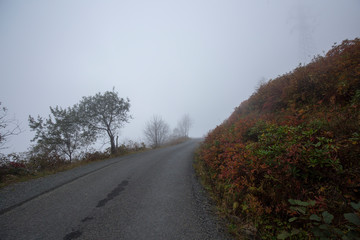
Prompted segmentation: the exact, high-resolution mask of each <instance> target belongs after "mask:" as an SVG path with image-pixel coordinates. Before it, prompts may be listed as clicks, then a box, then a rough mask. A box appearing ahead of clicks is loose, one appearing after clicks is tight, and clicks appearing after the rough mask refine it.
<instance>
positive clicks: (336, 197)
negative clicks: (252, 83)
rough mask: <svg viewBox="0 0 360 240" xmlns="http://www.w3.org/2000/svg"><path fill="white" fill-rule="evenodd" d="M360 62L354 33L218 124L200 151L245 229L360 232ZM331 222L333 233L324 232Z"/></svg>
mask: <svg viewBox="0 0 360 240" xmlns="http://www.w3.org/2000/svg"><path fill="white" fill-rule="evenodd" d="M359 66H360V39H355V40H352V41H347V40H346V41H344V42H343V43H342V44H341V45H339V46H334V48H333V49H332V50H331V51H329V53H327V54H326V56H325V57H316V58H314V60H313V62H311V63H310V64H308V65H306V66H299V67H298V68H297V69H295V70H294V71H293V72H291V73H288V74H285V75H284V76H281V77H279V78H277V79H274V80H271V81H269V82H268V83H266V84H263V85H262V86H261V87H260V88H259V89H258V90H257V92H255V93H254V94H253V95H252V96H251V97H250V98H249V99H248V100H247V101H244V102H243V103H242V104H241V105H240V106H239V107H238V108H236V109H235V111H234V113H233V114H232V115H231V116H230V117H229V118H228V119H227V120H226V121H225V122H224V123H223V124H222V125H220V126H217V127H216V128H215V129H214V130H213V131H211V132H210V133H209V134H208V136H207V137H206V139H205V141H204V143H203V144H202V145H201V147H200V150H199V154H198V161H200V163H201V164H202V167H201V169H202V175H203V176H206V179H207V180H206V181H207V183H208V184H209V187H210V188H211V189H212V192H213V193H214V195H215V196H216V198H217V200H218V202H219V205H220V206H221V208H222V209H223V211H224V212H225V214H226V215H227V216H228V217H229V219H231V221H232V222H233V223H235V224H237V226H238V234H239V233H240V232H242V230H244V228H245V227H244V226H246V228H247V229H251V231H252V232H253V234H252V235H253V236H258V237H261V238H264V239H274V237H276V236H279V235H280V237H282V238H283V239H285V238H289V237H291V238H292V239H296V238H299V239H303V238H313V237H315V238H316V237H324V239H325V238H326V239H336V238H339V237H342V238H343V239H351V238H350V237H351V236H352V235H351V234H355V233H357V231H358V229H356V227H357V226H354V221H355V220H354V219H357V217H356V216H359V212H358V209H353V208H352V207H351V206H352V205H351V204H355V203H358V202H359V200H360V190H359V189H360V162H359V156H360V104H359V101H358V99H359V96H360V68H359ZM204 170H205V171H206V174H204ZM289 199H297V200H294V201H295V202H294V201H290V202H289ZM310 200H311V202H310V203H311V204H310V203H309V201H310ZM296 204H298V205H296ZM299 204H300V205H299ZM301 204H302V205H301ZM304 205H306V206H304ZM304 207H305V209H304ZM330 213H331V214H330ZM314 214H315V215H316V216H318V218H317V217H315V215H314ZM324 214H325V216H324ZM344 214H347V215H344ZM349 214H350V215H349ZM330 215H331V216H332V218H333V219H332V220H331V221H330V220H329V218H330V217H329V216H330ZM311 216H312V217H311ZM320 216H321V217H320ZM345 216H347V217H345ZM349 216H351V221H352V222H351V221H350V225H351V226H350V225H349V224H348V223H347V221H348V222H349V219H348V218H349ZM310 217H311V219H310ZM315 218H316V220H319V218H320V220H319V221H316V220H315ZM290 219H291V220H290ZM325 219H326V221H325ZM295 220H296V221H295ZM322 221H325V222H322ZM324 224H327V225H326V226H325V225H324ZM346 224H348V225H346ZM249 226H250V227H249ZM320 226H321V228H323V229H321V228H320ZM347 226H350V228H349V227H347ZM326 227H328V228H329V229H331V230H329V231H331V232H332V233H331V234H330V235H326V234H323V235H322V233H320V232H321V231H325V230H326V229H325V228H326ZM317 228H319V229H320V230H321V231H320V230H319V231H317V230H316V229H317ZM352 228H354V229H355V230H354V229H352ZM314 229H315V231H314ZM337 229H338V230H339V231H338V232H336V231H337ZM354 231H355V233H354ZM340 232H341V233H342V234H341V233H340ZM350 232H351V234H350V235H348V233H350ZM281 233H284V234H283V235H281ZM344 236H345V237H344ZM346 237H348V238H346Z"/></svg>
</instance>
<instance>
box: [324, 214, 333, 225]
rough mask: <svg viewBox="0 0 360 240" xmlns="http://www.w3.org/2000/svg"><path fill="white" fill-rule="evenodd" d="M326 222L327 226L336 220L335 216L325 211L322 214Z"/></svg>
mask: <svg viewBox="0 0 360 240" xmlns="http://www.w3.org/2000/svg"><path fill="white" fill-rule="evenodd" d="M322 216H323V219H324V222H325V223H326V224H330V223H331V222H332V220H333V219H334V216H333V215H332V214H330V213H329V212H328V211H325V212H323V213H322Z"/></svg>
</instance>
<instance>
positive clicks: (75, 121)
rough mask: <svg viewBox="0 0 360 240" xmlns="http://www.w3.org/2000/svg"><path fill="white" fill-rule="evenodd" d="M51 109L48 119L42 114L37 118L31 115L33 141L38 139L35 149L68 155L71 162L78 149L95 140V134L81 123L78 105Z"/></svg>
mask: <svg viewBox="0 0 360 240" xmlns="http://www.w3.org/2000/svg"><path fill="white" fill-rule="evenodd" d="M50 111H51V115H50V116H49V118H48V119H46V120H44V119H43V118H41V117H40V116H38V118H37V120H35V119H34V118H33V117H32V116H29V126H30V128H31V129H32V130H33V131H35V137H34V139H33V141H35V140H36V141H37V145H36V146H35V147H34V148H33V150H34V151H35V152H41V153H44V152H45V153H52V154H54V153H55V154H56V155H60V156H66V157H67V158H68V159H69V161H70V162H71V161H72V159H73V155H74V152H75V151H76V150H78V149H79V148H80V147H82V146H84V145H86V144H89V143H90V142H92V141H94V134H93V132H91V131H89V130H87V129H84V128H82V126H81V125H80V124H79V115H78V109H77V107H76V106H74V107H73V108H68V109H62V108H60V107H58V106H56V107H55V108H51V107H50Z"/></svg>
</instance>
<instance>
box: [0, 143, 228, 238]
mask: <svg viewBox="0 0 360 240" xmlns="http://www.w3.org/2000/svg"><path fill="white" fill-rule="evenodd" d="M198 143H199V141H198V140H191V141H188V142H185V143H182V144H179V145H175V146H172V147H167V148H162V149H157V150H152V151H147V152H143V153H139V154H133V155H129V156H125V157H121V158H116V159H111V160H108V161H103V162H101V163H94V164H92V165H90V166H85V167H83V168H78V169H73V170H70V171H68V172H64V173H60V174H57V175H54V176H49V177H47V178H42V179H37V180H34V181H29V182H26V183H21V184H18V185H14V186H10V187H7V188H5V189H2V190H1V191H0V198H1V199H2V200H1V201H0V239H2V240H4V239H228V238H229V237H228V235H226V233H224V230H223V229H224V228H223V224H221V223H220V222H219V221H218V219H217V217H216V216H215V214H214V209H213V206H212V205H211V204H210V202H209V200H208V198H207V197H206V195H205V193H204V192H203V189H202V187H201V186H200V185H199V183H198V181H197V179H196V177H195V174H194V170H193V168H192V162H193V153H194V150H195V148H196V147H197V145H198ZM27 189H28V190H27Z"/></svg>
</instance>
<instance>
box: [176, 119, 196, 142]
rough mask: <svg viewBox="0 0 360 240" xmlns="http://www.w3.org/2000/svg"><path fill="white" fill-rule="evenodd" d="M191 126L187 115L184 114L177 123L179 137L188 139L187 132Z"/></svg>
mask: <svg viewBox="0 0 360 240" xmlns="http://www.w3.org/2000/svg"><path fill="white" fill-rule="evenodd" d="M191 126H192V120H191V118H190V116H189V114H185V115H184V116H183V117H182V118H181V119H180V121H179V122H178V127H177V129H178V130H179V132H180V136H181V137H186V138H188V137H189V130H190V128H191Z"/></svg>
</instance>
